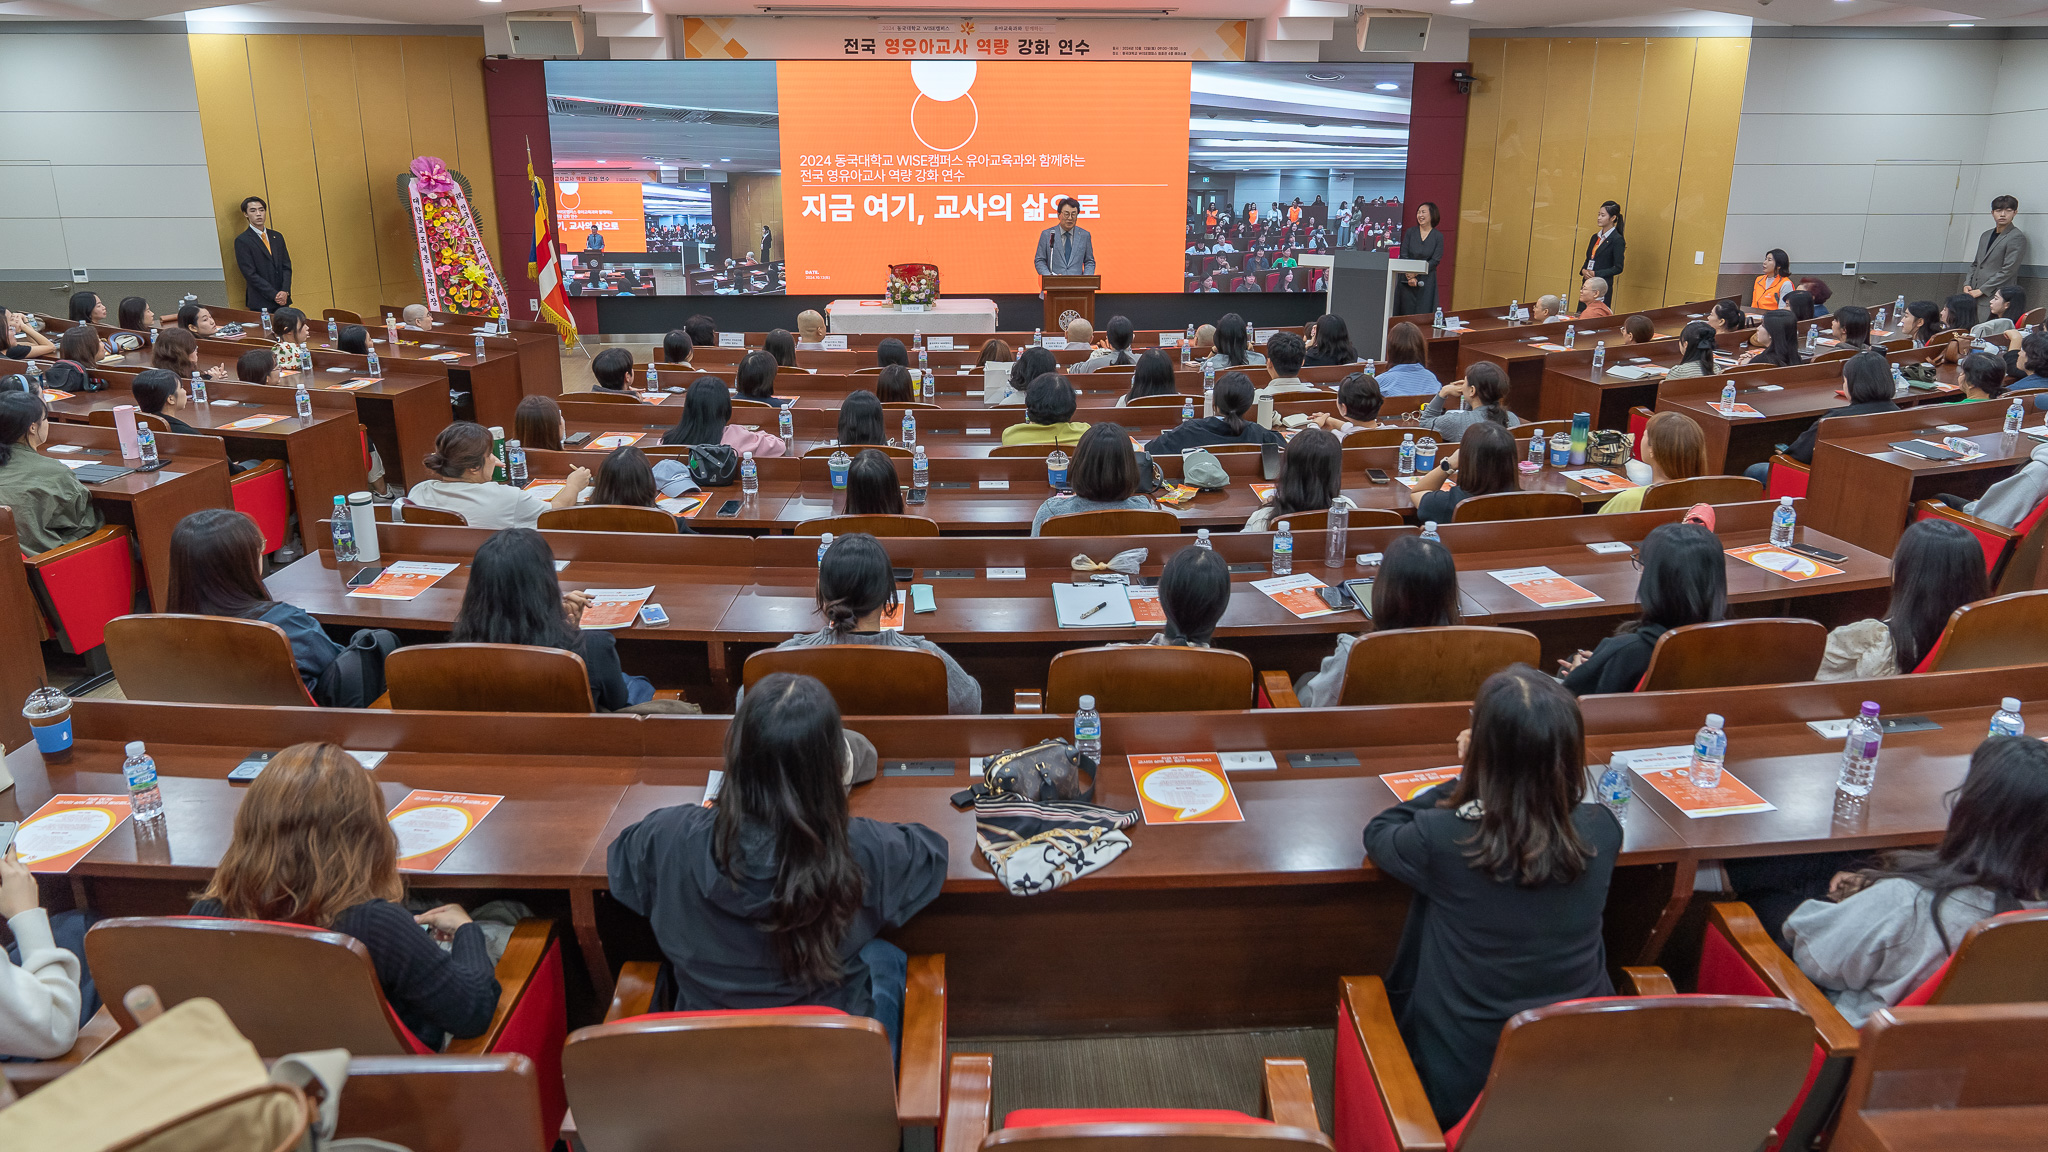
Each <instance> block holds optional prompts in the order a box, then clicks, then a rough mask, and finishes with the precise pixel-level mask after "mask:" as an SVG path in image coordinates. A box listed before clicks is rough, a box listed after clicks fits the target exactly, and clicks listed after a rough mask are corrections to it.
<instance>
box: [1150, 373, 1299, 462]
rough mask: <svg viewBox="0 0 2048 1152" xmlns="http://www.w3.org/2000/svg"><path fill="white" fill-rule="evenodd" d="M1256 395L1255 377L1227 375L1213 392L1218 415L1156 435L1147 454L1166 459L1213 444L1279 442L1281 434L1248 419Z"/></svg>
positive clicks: (1211, 399) (1192, 421)
mask: <svg viewBox="0 0 2048 1152" xmlns="http://www.w3.org/2000/svg"><path fill="white" fill-rule="evenodd" d="M1253 395H1254V391H1253V389H1252V378H1251V377H1249V376H1247V375H1245V374H1244V373H1242V372H1225V373H1224V374H1223V375H1221V376H1218V377H1217V378H1216V388H1215V390H1214V391H1213V392H1211V393H1210V404H1211V405H1212V406H1213V407H1214V408H1215V410H1216V415H1214V416H1200V417H1197V418H1195V419H1193V420H1185V421H1182V422H1181V425H1180V427H1178V428H1169V429H1167V430H1166V431H1164V432H1161V433H1160V434H1159V435H1157V436H1154V437H1153V438H1152V441H1151V443H1149V444H1147V445H1145V451H1147V452H1150V453H1151V454H1153V455H1154V456H1166V455H1171V454H1175V453H1179V452H1185V451H1187V450H1188V449H1190V448H1206V447H1208V446H1209V445H1211V444H1267V443H1279V442H1280V434H1279V433H1278V432H1275V431H1273V430H1272V429H1270V428H1261V427H1259V425H1258V424H1257V423H1255V422H1254V421H1251V420H1248V419H1246V418H1245V414H1246V413H1247V412H1250V411H1251V410H1252V403H1253V400H1252V397H1253Z"/></svg>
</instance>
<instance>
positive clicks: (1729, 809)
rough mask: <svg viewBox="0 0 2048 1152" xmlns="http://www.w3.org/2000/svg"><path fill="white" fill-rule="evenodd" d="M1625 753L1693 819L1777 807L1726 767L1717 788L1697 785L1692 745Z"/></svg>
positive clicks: (1640, 773) (1638, 770)
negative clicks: (1693, 772)
mask: <svg viewBox="0 0 2048 1152" xmlns="http://www.w3.org/2000/svg"><path fill="white" fill-rule="evenodd" d="M1622 755H1624V756H1627V757H1628V765H1629V767H1630V768H1632V769H1634V770H1635V774H1636V775H1638V776H1641V777H1642V778H1643V782H1644V783H1646V784H1648V785H1649V786H1650V787H1652V788H1655V789H1656V790H1657V793H1658V794H1659V795H1661V796H1663V797H1664V798H1665V799H1666V800H1669V801H1671V805H1672V807H1674V808H1677V809H1678V810H1679V811H1680V812H1683V813H1685V814H1686V815H1687V816H1688V817H1690V818H1692V819H1694V820H1698V819H1701V818H1702V817H1706V816H1738V815H1741V814H1743V813H1745V812H1774V811H1776V810H1777V807H1778V806H1777V805H1776V804H1773V803H1771V802H1770V801H1769V800H1766V799H1764V798H1763V797H1762V796H1759V795H1757V793H1756V792H1755V791H1754V790H1753V789H1751V788H1750V786H1749V785H1747V784H1744V783H1743V782H1742V781H1740V780H1737V779H1736V778H1735V773H1733V772H1730V771H1728V770H1727V769H1726V768H1723V769H1722V770H1721V783H1720V784H1719V785H1718V786H1717V787H1714V788H1701V787H1699V786H1697V785H1695V784H1694V783H1693V782H1692V778H1691V775H1690V772H1691V767H1692V748H1691V747H1690V746H1689V745H1676V746H1673V747H1670V748H1648V749H1644V750H1642V751H1639V752H1625V753H1622Z"/></svg>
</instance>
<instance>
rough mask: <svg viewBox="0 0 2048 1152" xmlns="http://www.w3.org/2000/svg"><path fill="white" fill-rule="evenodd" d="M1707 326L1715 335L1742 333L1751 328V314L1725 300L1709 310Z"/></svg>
mask: <svg viewBox="0 0 2048 1152" xmlns="http://www.w3.org/2000/svg"><path fill="white" fill-rule="evenodd" d="M1706 325H1707V327H1709V328H1712V329H1713V330H1714V334H1715V335H1719V334H1721V333H1723V332H1741V331H1743V330H1745V329H1747V328H1749V327H1750V325H1751V321H1750V318H1749V313H1747V312H1744V311H1743V310H1742V309H1740V308H1738V307H1736V306H1735V305H1733V304H1730V303H1729V302H1728V301H1726V300H1723V301H1721V302H1720V303H1719V304H1716V305H1714V306H1713V307H1712V308H1709V309H1708V310H1707V319H1706Z"/></svg>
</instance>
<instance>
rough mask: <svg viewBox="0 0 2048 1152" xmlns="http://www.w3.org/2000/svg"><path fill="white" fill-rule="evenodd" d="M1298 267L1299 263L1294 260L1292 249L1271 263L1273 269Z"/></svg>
mask: <svg viewBox="0 0 2048 1152" xmlns="http://www.w3.org/2000/svg"><path fill="white" fill-rule="evenodd" d="M1300 266H1301V261H1299V260H1296V259H1295V258H1294V249H1292V248H1289V249H1287V250H1286V251H1284V252H1282V253H1281V254H1280V258H1279V259H1278V260H1275V261H1273V267H1275V268H1298V267H1300Z"/></svg>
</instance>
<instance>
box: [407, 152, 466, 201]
mask: <svg viewBox="0 0 2048 1152" xmlns="http://www.w3.org/2000/svg"><path fill="white" fill-rule="evenodd" d="M412 174H413V177H414V178H415V179H416V180H418V181H419V186H420V191H422V192H425V193H428V194H430V195H435V196H446V195H448V194H449V193H451V192H454V191H455V187H456V185H455V181H454V180H452V179H450V178H449V176H448V165H446V164H444V163H442V161H441V158H440V157H439V156H420V157H416V158H415V159H414V160H413V162H412Z"/></svg>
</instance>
